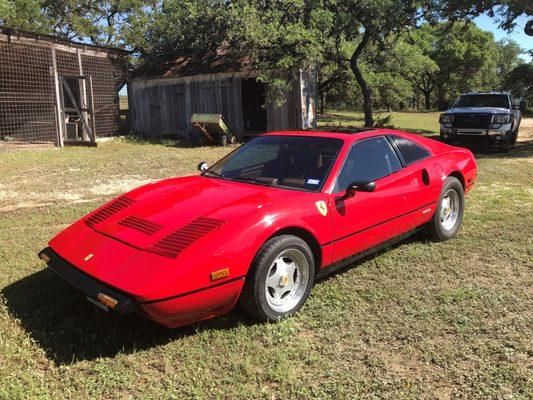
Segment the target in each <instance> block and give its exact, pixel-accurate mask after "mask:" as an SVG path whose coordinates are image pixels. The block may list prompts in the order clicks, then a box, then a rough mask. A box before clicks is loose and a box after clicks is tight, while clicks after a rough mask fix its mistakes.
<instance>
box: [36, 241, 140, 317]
mask: <svg viewBox="0 0 533 400" xmlns="http://www.w3.org/2000/svg"><path fill="white" fill-rule="evenodd" d="M43 254H45V255H46V256H47V257H48V261H47V262H46V264H47V265H48V267H49V268H50V269H51V270H52V271H54V272H55V273H56V274H58V275H59V276H60V277H61V278H63V279H64V280H65V281H67V282H68V283H70V284H71V285H72V286H74V287H76V288H78V289H79V290H81V291H82V292H83V293H85V294H86V295H87V297H88V298H90V299H91V301H92V302H95V303H100V304H101V302H100V301H99V300H98V296H99V295H100V294H105V295H107V296H111V297H112V298H114V299H116V300H117V304H116V306H114V307H113V310H115V311H117V312H118V313H119V314H122V315H126V314H131V313H134V312H137V311H138V310H139V305H138V304H137V302H136V301H135V300H133V299H132V298H130V297H129V296H128V295H126V294H124V293H122V292H120V291H118V290H116V289H114V288H112V287H110V286H109V285H106V284H105V283H102V282H100V281H99V280H97V279H95V278H93V277H92V276H90V275H88V274H86V273H85V272H83V271H80V270H79V269H78V268H76V267H75V266H74V265H72V264H70V263H69V262H68V261H66V260H64V259H63V258H61V256H59V254H57V253H56V252H55V251H54V250H52V248H50V247H47V248H45V249H43V250H41V251H40V252H39V258H41V259H43ZM45 258H46V257H45ZM102 306H104V304H102Z"/></svg>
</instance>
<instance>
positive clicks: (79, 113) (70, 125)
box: [59, 75, 96, 146]
mask: <svg viewBox="0 0 533 400" xmlns="http://www.w3.org/2000/svg"><path fill="white" fill-rule="evenodd" d="M59 83H60V89H61V90H60V91H59V95H60V101H61V121H60V123H61V124H62V125H63V129H62V131H63V143H64V144H65V145H67V146H68V145H76V144H87V145H96V131H95V121H94V103H93V83H92V79H91V76H90V75H74V76H73V75H61V76H59Z"/></svg>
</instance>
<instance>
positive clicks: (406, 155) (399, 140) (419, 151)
mask: <svg viewBox="0 0 533 400" xmlns="http://www.w3.org/2000/svg"><path fill="white" fill-rule="evenodd" d="M390 137H391V138H392V141H393V142H394V144H395V145H396V147H397V148H398V150H399V151H400V154H401V155H402V157H403V159H404V161H405V164H406V165H409V164H412V163H414V162H415V161H418V160H422V159H424V158H426V157H429V156H430V155H431V154H430V153H429V151H428V150H427V149H425V148H424V147H422V146H420V145H418V144H416V143H415V142H413V141H412V140H409V139H406V138H404V137H401V136H396V135H391V136H390Z"/></svg>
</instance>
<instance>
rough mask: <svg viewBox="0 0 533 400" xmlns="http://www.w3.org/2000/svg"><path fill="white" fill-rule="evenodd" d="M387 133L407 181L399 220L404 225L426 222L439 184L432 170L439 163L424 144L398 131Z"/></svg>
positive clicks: (437, 192)
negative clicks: (436, 162)
mask: <svg viewBox="0 0 533 400" xmlns="http://www.w3.org/2000/svg"><path fill="white" fill-rule="evenodd" d="M388 137H389V140H390V142H391V144H392V146H393V147H394V148H395V150H396V153H397V154H398V156H399V157H400V161H401V163H402V166H403V177H404V179H406V180H408V181H409V182H410V184H409V185H405V186H404V188H405V192H404V197H405V201H406V215H405V217H404V218H403V221H404V224H405V227H406V228H408V229H413V228H416V227H417V226H419V225H421V224H423V223H425V222H428V221H429V220H430V219H431V217H432V215H433V211H434V209H435V206H436V201H437V199H438V198H439V194H440V188H441V186H442V177H441V176H440V175H438V174H437V172H436V171H437V170H438V169H439V168H440V166H439V165H438V164H435V162H434V160H433V158H432V154H431V152H430V151H429V150H428V149H427V148H425V147H424V146H422V145H420V144H418V143H415V142H413V141H412V140H410V139H408V138H406V137H404V136H400V135H398V134H390V135H388ZM440 169H442V168H440Z"/></svg>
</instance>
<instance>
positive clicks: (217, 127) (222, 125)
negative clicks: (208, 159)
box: [191, 114, 236, 146]
mask: <svg viewBox="0 0 533 400" xmlns="http://www.w3.org/2000/svg"><path fill="white" fill-rule="evenodd" d="M191 124H192V126H193V127H194V128H195V129H196V130H198V131H199V132H200V133H201V134H202V135H204V136H205V137H206V138H207V139H208V140H209V141H210V142H213V143H220V144H222V146H227V145H228V143H231V144H234V143H235V140H236V138H235V135H234V134H233V132H232V131H231V129H230V128H229V126H228V124H227V123H226V121H225V120H224V117H223V116H222V114H193V115H192V117H191Z"/></svg>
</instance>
